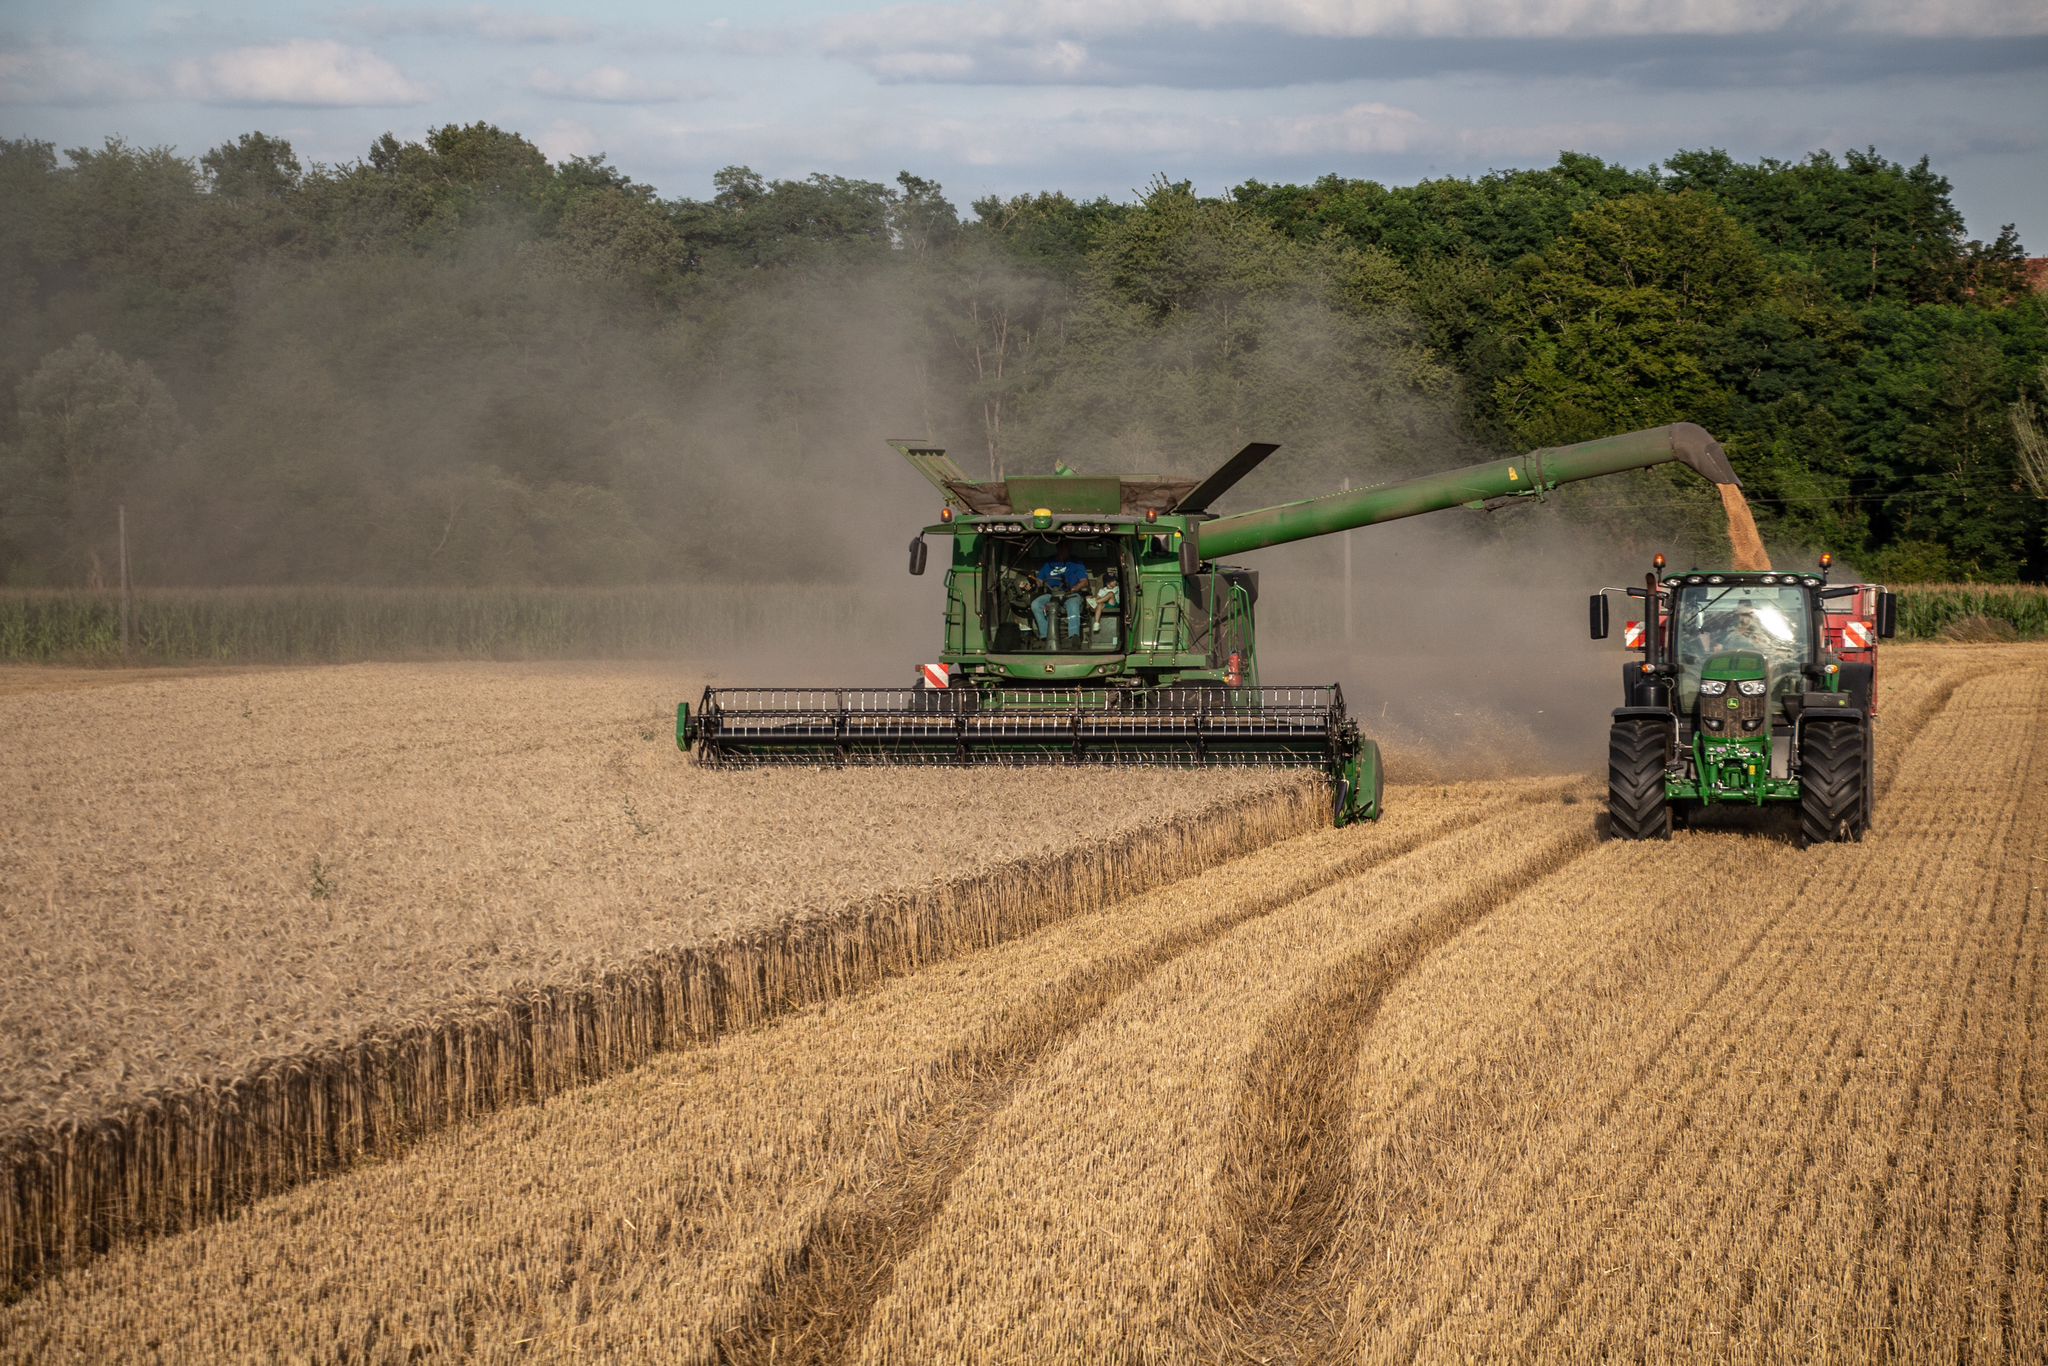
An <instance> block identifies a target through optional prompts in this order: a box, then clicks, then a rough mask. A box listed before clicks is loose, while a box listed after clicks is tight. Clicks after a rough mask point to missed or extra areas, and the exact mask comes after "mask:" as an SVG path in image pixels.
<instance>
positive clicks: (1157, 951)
mask: <svg viewBox="0 0 2048 1366" xmlns="http://www.w3.org/2000/svg"><path fill="white" fill-rule="evenodd" d="M1577 786H1578V783H1577V782H1576V781H1572V782H1566V783H1562V784H1545V785H1542V786H1539V787H1535V788H1532V789H1531V790H1529V791H1526V792H1523V793H1520V794H1517V795H1516V796H1515V797H1514V798H1512V799H1511V800H1512V801H1513V802H1514V803H1515V804H1533V803H1539V802H1542V803H1548V802H1551V801H1555V800H1558V799H1559V798H1560V797H1563V796H1565V795H1566V794H1567V793H1568V792H1569V791H1570V790H1571V789H1573V788H1576V787H1577ZM1487 815H1488V810H1487V808H1485V807H1483V806H1474V807H1472V808H1469V809H1464V810H1454V811H1452V812H1450V813H1447V814H1445V815H1442V816H1440V817H1438V818H1437V819H1434V820H1431V821H1428V822H1426V823H1417V824H1414V825H1412V826H1409V827H1408V828H1406V829H1401V828H1399V827H1392V828H1390V829H1388V830H1386V831H1384V832H1378V831H1376V832H1373V833H1374V834H1380V835H1383V838H1379V839H1373V840H1368V839H1367V838H1366V837H1364V836H1363V835H1360V836H1356V837H1354V838H1356V839H1357V840H1358V844H1357V847H1356V848H1355V849H1353V850H1351V851H1348V852H1340V853H1339V854H1338V855H1337V856H1336V857H1334V858H1332V859H1330V860H1329V861H1327V862H1323V863H1321V864H1314V863H1310V864H1307V865H1306V866H1304V867H1303V868H1302V869H1300V870H1299V871H1294V870H1289V871H1287V872H1283V873H1280V874H1279V875H1278V876H1277V877H1276V878H1275V879H1274V880H1273V881H1271V882H1270V883H1268V884H1267V885H1266V886H1265V887H1264V888H1263V889H1261V890H1260V891H1259V892H1258V893H1257V894H1256V895H1253V896H1251V897H1249V898H1248V899H1244V900H1234V899H1230V898H1224V899H1222V904H1221V906H1220V908H1219V909H1218V910H1217V911H1216V913H1215V914H1213V915H1210V916H1208V917H1206V918H1204V919H1201V920H1199V921H1196V922H1194V923H1192V924H1186V925H1182V926H1178V927H1176V928H1174V929H1172V930H1170V931H1168V932H1167V933H1165V934H1162V935H1159V936H1156V937H1154V938H1152V939H1150V940H1147V941H1144V942H1141V943H1139V944H1137V945H1135V946H1133V947H1132V948H1130V949H1128V950H1127V951H1125V952H1121V953H1117V954H1113V955H1110V956H1108V957H1104V958H1098V959H1095V960H1093V961H1090V962H1088V963H1085V964H1084V965H1082V966H1081V967H1079V968H1078V969H1076V970H1075V971H1073V972H1072V973H1071V974H1070V975H1068V976H1067V977H1066V978H1065V979H1064V980H1062V981H1060V982H1059V983H1058V984H1056V985H1055V986H1054V987H1052V988H1051V989H1050V990H1049V991H1047V992H1046V993H1045V994H1044V995H1043V996H1041V997H1040V998H1038V999H1037V1000H1036V1001H1034V1002H1033V1003H1032V1004H1031V1005H1030V1006H1029V1007H1028V1008H1027V1009H1026V1010H1025V1011H1024V1012H1023V1013H1021V1014H1020V1015H1018V1016H1017V1017H1015V1018H1012V1019H1009V1020H1006V1021H1003V1022H1001V1023H1000V1025H999V1026H998V1027H996V1028H994V1029H991V1030H990V1031H988V1033H987V1034H986V1035H985V1036H984V1037H983V1038H981V1039H979V1040H976V1041H975V1042H973V1043H972V1044H969V1045H967V1046H964V1047H962V1048H960V1049H958V1050H956V1051H955V1052H954V1053H953V1055H952V1056H950V1057H948V1058H946V1059H945V1060H944V1061H943V1062H941V1063H940V1064H939V1065H938V1067H936V1068H935V1069H934V1072H933V1076H932V1078H931V1079H930V1081H929V1083H928V1085H927V1086H926V1087H924V1088H923V1090H924V1095H925V1099H924V1101H923V1102H922V1103H921V1104H919V1105H916V1106H914V1107H913V1108H912V1109H911V1110H910V1111H909V1112H908V1113H907V1114H905V1115H903V1116H901V1117H900V1118H899V1120H898V1122H897V1125H896V1126H895V1127H894V1129H893V1130H892V1131H891V1132H890V1133H888V1134H887V1135H885V1136H884V1137H882V1138H881V1139H879V1140H878V1141H877V1143H876V1144H875V1145H874V1150H873V1152H872V1154H871V1156H870V1159H869V1161H868V1162H867V1163H866V1165H865V1168H864V1169H863V1170H861V1171H859V1172H857V1173H856V1174H854V1175H853V1176H851V1177H850V1178H849V1179H848V1180H846V1182H845V1183H844V1184H843V1185H842V1187H841V1188H840V1189H839V1190H838V1191H836V1192H835V1193H834V1195H833V1197H832V1199H831V1200H830V1201H829V1202H828V1204H827V1206H826V1207H825V1208H824V1209H823V1210H822V1211H821V1213H820V1214H819V1215H818V1217H817V1218H816V1220H815V1221H814V1222H813V1224H812V1226H811V1228H810V1229H809V1230H808V1231H807V1233H806V1234H805V1236H804V1237H803V1239H802V1241H801V1243H800V1244H799V1245H798V1246H797V1247H795V1248H794V1249H792V1250H791V1251H790V1252H789V1253H788V1254H787V1255H785V1256H784V1257H781V1258H779V1259H778V1260H777V1261H776V1262H775V1263H774V1264H773V1265H771V1266H769V1267H768V1268H766V1269H765V1270H764V1274H763V1276H762V1278H761V1281H760V1283H759V1284H758V1285H757V1287H756V1289H755V1291H754V1295H753V1299H752V1303H751V1304H750V1305H749V1307H748V1310H747V1312H746V1313H745V1314H744V1315H743V1317H742V1318H741V1319H740V1320H739V1321H738V1322H736V1323H734V1324H732V1325H730V1326H729V1327H728V1328H726V1329H725V1330H723V1331H721V1332H720V1333H719V1334H718V1343H719V1347H718V1357H719V1358H720V1359H722V1360H724V1359H730V1360H736V1361H769V1360H772V1361H776V1362H789V1361H827V1360H841V1359H844V1358H845V1357H846V1356H847V1355H848V1354H849V1352H850V1350H851V1349H852V1347H853V1346H854V1345H855V1344H857V1343H858V1342H859V1341H860V1338H861V1335H862V1333H863V1332H864V1331H865V1329H866V1326H867V1322H868V1319H869V1317H870V1315H871V1313H872V1311H873V1309H874V1306H875V1304H876V1303H877V1302H878V1301H879V1300H880V1299H881V1298H882V1297H883V1296H884V1295H885V1294H887V1293H888V1291H889V1289H890V1286H891V1284H892V1281H893V1276H894V1271H895V1267H896V1265H897V1263H898V1262H899V1261H900V1260H901V1259H902V1258H903V1257H904V1255H905V1254H906V1253H907V1252H908V1251H909V1250H910V1249H912V1248H913V1247H915V1246H916V1245H917V1244H918V1243H919V1241H920V1240H921V1239H922V1237H923V1236H924V1233H925V1230H926V1229H927V1227H928V1226H929V1225H930V1222H931V1220H932V1219H933V1218H934V1217H935V1216H936V1215H937V1214H938V1213H939V1211H940V1210H941V1209H942V1208H943V1207H944V1205H945V1203H946V1200H947V1197H948V1195H949V1194H950V1192H951V1190H952V1187H953V1184H954V1181H955V1179H956V1178H957V1177H958V1175H959V1173H960V1172H961V1170H962V1169H963V1168H964V1167H965V1165H966V1164H967V1162H968V1161H969V1160H970V1159H971V1158H972V1156H973V1154H974V1151H975V1147H976V1144H977V1142H978V1140H979V1138H980V1136H981V1134H982V1131H983V1129H984V1128H985V1126H986V1124H987V1122H988V1120H989V1118H990V1117H991V1116H992V1115H994V1114H995V1113H996V1112H998V1111H999V1110H1000V1109H1001V1108H1002V1107H1003V1106H1004V1105H1006V1104H1007V1103H1008V1102H1009V1099H1010V1097H1011V1095H1012V1094H1013V1093H1014V1092H1015V1090H1016V1088H1017V1086H1018V1084H1019V1082H1020V1081H1021V1080H1022V1079H1023V1077H1024V1076H1025V1075H1026V1074H1027V1073H1028V1072H1029V1071H1030V1070H1031V1069H1032V1068H1033V1067H1034V1066H1036V1065H1037V1063H1038V1062H1039V1060H1040V1059H1042V1058H1044V1057H1045V1056H1046V1055H1047V1054H1048V1053H1049V1052H1051V1051H1052V1050H1053V1049H1055V1048H1057V1047H1059V1046H1061V1045H1062V1044H1063V1043H1064V1042H1065V1041H1066V1040H1067V1039H1069V1038H1071V1037H1072V1036H1073V1035H1074V1034H1075V1033H1076V1032H1077V1031H1078V1030H1079V1029H1080V1028H1081V1027H1082V1026H1084V1025H1085V1024H1087V1023H1088V1022H1089V1021H1091V1020H1093V1019H1095V1018H1096V1017H1098V1016H1099V1015H1100V1014H1101V1013H1102V1011H1103V1010H1104V1009H1105V1008H1106V1007H1107V1006H1108V1005H1109V1003H1110V1002H1111V1001H1113V1000H1115V999H1116V998H1117V997H1118V996H1120V995H1121V994H1123V993H1124V992H1125V991H1127V990H1128V989H1129V988H1130V987H1131V986H1132V985H1133V984H1134V983H1136V982H1138V981H1140V980H1142V979H1143V978H1145V977H1146V976H1147V975H1149V974H1150V973H1152V972H1154V971H1155V970H1156V969H1158V968H1159V967H1160V966H1162V965H1163V964H1165V963H1168V962H1171V961H1173V960H1175V959H1178V958H1181V957H1183V956H1184V955H1186V954H1188V953H1190V952H1192V951H1194V950H1196V949H1198V948H1200V947H1202V946H1204V945H1207V944H1210V943H1212V942H1214V941H1215V940H1217V939H1219V938H1221V937H1222V936H1223V935H1225V934H1226V933H1228V932H1229V931H1231V930H1233V929H1235V928H1236V927H1238V926H1240V925H1243V924H1246V923H1247V922H1250V921H1252V920H1255V919H1258V918H1260V917H1263V916H1267V915H1271V914H1273V913H1275V912H1277V911H1280V910H1282V909H1284V908H1285V907H1287V906H1290V905H1292V904H1294V903H1295V902H1298V901H1300V900H1301V899H1302V898H1304V897H1306V896H1309V895H1312V894H1313V893H1315V892H1317V891H1320V890H1321V889H1323V888H1325V887H1328V886H1330V885H1332V884H1334V883H1337V882H1340V881H1343V880H1344V879H1347V878H1351V877H1356V876H1359V875H1360V874H1363V873H1365V872H1368V871H1369V870H1371V869H1372V868H1374V867H1376V866H1378V865H1380V864H1383V863H1386V862H1388V861H1390V860H1393V859H1396V858H1399V857H1402V856H1404V855H1406V854H1409V853H1412V852H1413V851H1414V850H1416V849H1417V848H1419V847H1421V846H1422V845H1423V844H1425V843H1428V842H1430V841H1432V840H1436V839H1441V838H1444V837H1445V836H1447V835H1448V834H1450V833H1452V832H1454V831H1457V830H1461V829H1466V828H1469V827H1471V826H1474V825H1476V824H1478V823H1479V822H1480V821H1481V820H1483V819H1485V818H1486V816H1487Z"/></svg>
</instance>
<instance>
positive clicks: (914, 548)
mask: <svg viewBox="0 0 2048 1366" xmlns="http://www.w3.org/2000/svg"><path fill="white" fill-rule="evenodd" d="M924 557H925V546H924V537H922V536H919V537H917V538H916V539H915V540H913V541H911V543H910V572H911V573H913V574H922V573H924Z"/></svg>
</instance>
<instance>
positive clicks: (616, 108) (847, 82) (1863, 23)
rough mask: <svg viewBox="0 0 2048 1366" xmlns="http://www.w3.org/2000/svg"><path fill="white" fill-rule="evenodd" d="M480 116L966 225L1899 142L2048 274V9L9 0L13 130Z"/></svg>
mask: <svg viewBox="0 0 2048 1366" xmlns="http://www.w3.org/2000/svg"><path fill="white" fill-rule="evenodd" d="M476 120H485V121H488V122H491V123H495V124H497V125H498V126H500V127H502V128H509V129H514V130H516V131H518V132H520V133H523V134H525V135H526V136H527V137H529V138H531V139H533V140H534V141H535V142H537V143H538V144H539V145H540V146H541V148H542V149H543V150H545V151H546V152H547V153H548V154H549V155H550V156H552V157H554V158H556V159H560V158H563V157H567V156H570V155H575V154H586V155H587V154H592V153H597V152H603V153H605V154H607V155H608V156H609V157H610V159H611V161H612V163H613V164H614V165H617V166H619V167H620V168H621V169H623V170H624V171H626V172H627V173H628V174H629V175H631V176H633V177H634V178H635V179H638V180H642V181H645V182H648V183H651V184H653V185H654V186H655V187H656V188H657V189H658V190H660V191H661V192H662V193H663V194H664V195H669V196H678V195H687V196H691V197H698V198H701V197H706V196H708V195H709V194H710V193H711V189H712V187H711V176H712V173H713V172H715V171H717V170H718V169H719V168H721V167H724V166H729V165H746V166H751V167H752V168H753V169H755V170H756V171H759V172H761V173H763V174H764V175H767V176H770V177H771V178H781V177H797V176H802V175H807V174H809V173H811V172H813V171H823V172H829V173H832V174H837V175H846V176H855V177H860V178H863V179H871V180H884V181H886V180H891V179H893V178H894V176H895V174H896V173H897V172H898V171H899V170H909V171H912V172H915V173H916V174H918V175H922V176H925V177H927V178H930V179H935V180H938V181H940V182H942V183H943V184H944V186H945V188H946V193H947V196H948V198H950V199H951V200H952V201H953V202H954V203H955V204H956V205H959V206H960V207H961V208H962V209H963V211H964V210H965V208H966V206H967V205H968V204H969V203H970V202H971V201H972V200H974V199H976V198H978V197H981V196H983V195H987V194H999V195H1009V194H1016V193H1022V192H1026V191H1033V190H1045V189H1058V190H1064V191H1066V192H1067V193H1069V194H1072V195H1075V196H1080V197H1092V196H1094V195H1097V194H1106V195H1109V196H1111V197H1112V198H1117V199H1128V198H1131V197H1133V196H1134V195H1135V194H1137V193H1138V192H1140V191H1141V190H1142V189H1143V187H1144V186H1145V185H1146V184H1147V183H1148V182H1149V181H1150V180H1152V179H1153V178H1154V177H1155V176H1157V175H1165V176H1167V177H1168V178H1170V179H1174V180H1180V179H1188V180H1192V181H1193V182H1194V183H1195V185H1196V187H1197V188H1198V189H1200V190H1201V191H1203V192H1205V193H1221V192H1223V191H1226V190H1228V189H1229V188H1230V187H1231V186H1232V185H1235V184H1238V183H1241V182H1242V181H1244V180H1247V179H1254V178H1255V179H1259V180H1264V181H1267V182H1284V181H1306V180H1311V179H1313V178H1315V177H1317V176H1319V175H1323V174H1326V173H1331V172H1335V173H1337V174H1339V175H1343V176H1347V177H1361V178H1369V179H1374V180H1379V181H1382V182H1384V183H1387V184H1406V183H1412V182H1414V181H1416V180H1419V179H1423V178H1425V177H1430V176H1442V175H1475V174H1482V173H1484V172H1486V171H1488V170H1491V169H1508V168H1513V167H1531V166H1543V165H1548V164H1550V163H1551V162H1552V161H1554V160H1555V159H1556V156H1557V153H1558V151H1559V150H1561V149H1570V150H1573V151H1578V152H1587V153H1591V154H1594V155H1596V156H1600V157H1603V158H1605V159H1607V160H1609V161H1612V162H1619V163H1622V164H1625V165H1628V166H1632V167H1646V166H1649V165H1652V164H1654V163H1656V162H1658V161H1659V160H1661V159H1663V158H1664V157H1666V156H1669V155H1670V154H1671V153H1673V152H1675V151H1678V150H1680V149H1690V148H1699V147H1720V148H1724V149H1726V150H1727V151H1729V152H1731V153H1733V154H1734V155H1735V156H1736V157H1738V158H1739V159H1742V160H1752V159H1755V158H1758V157H1765V156H1771V157H1783V158H1797V157H1802V156H1804V155H1806V154H1807V153H1808V152H1811V151H1814V150H1816V149H1821V148H1825V149H1828V150H1831V151H1834V152H1836V153H1838V154H1839V153H1840V152H1842V151H1844V150H1846V149H1848V148H1854V147H1864V146H1872V145H1874V146H1875V147H1876V148H1877V149H1878V151H1879V152H1881V153H1882V154H1884V155H1886V156H1888V157H1891V158H1893V159H1894V160H1899V161H1906V162H1911V161H1915V160H1918V159H1919V158H1920V157H1921V156H1923V155H1924V156H1928V157H1930V158H1932V161H1933V165H1934V167H1935V169H1936V170H1937V171H1938V172H1940V173H1942V174H1944V175H1946V176H1948V177H1949V179H1950V180H1951V181H1952V182H1953V184H1954V186H1955V200H1956V203H1957V206H1958V207H1959V208H1961V209H1962V211H1963V213H1964V215H1965V217H1966V219H1967V222H1968V226H1969V232H1970V234H1971V235H1972V236H1975V237H1981V238H1987V239H1988V238H1989V237H1991V236H1993V235H1994V234H1996V233H1997V231H1998V229H1999V227H2000V225H2002V224H2005V223H2008V222H2010V223H2016V224H2017V225H2018V227H2019V230H2020V236H2021V240H2022V241H2023V242H2025V243H2026V244H2027V247H2028V249H2029V251H2030V253H2031V254H2033V255H2037V256H2039V255H2048V0H1942V2H1934V3H1930V2H1929V0H1921V2H1920V3H1913V2H1912V0H1662V2H1661V3H1659V2H1658V0H1008V2H1006V3H994V2H992V0H953V2H951V3H936V2H928V0H927V2H913V3H907V4H881V5H878V4H874V3H862V2H861V0H754V2H753V3H749V4H744V5H742V4H735V3H725V2H724V0H711V2H710V3H704V4H697V3H687V2H686V3H667V4H658V3H652V2H651V0H610V2H609V3H584V4H567V3H550V0H534V3H531V4H516V5H515V4H485V3H478V4H447V5H440V4H433V5H407V4H396V3H379V4H361V3H355V2H354V0H336V2H335V3H328V4H323V3H297V2H296V0H266V2H265V3H252V2H251V0H221V2H220V3H198V2H197V0H69V2H68V3H64V4H53V3H47V0H0V136H7V137H32V138H40V139H43V140H46V141H50V142H54V143H56V144H58V145H59V146H60V147H75V146H81V145H97V144H98V143H99V142H101V141H102V140H103V139H104V138H106V137H107V136H109V135H118V136H120V137H123V138H125V139H127V140H128V141H129V142H131V143H136V144H143V145H151V146H155V145H169V146H173V147H175V148H177V149H178V150H179V151H180V152H182V153H184V154H186V155H191V156H196V155H198V154H199V153H201V152H203V151H205V150H206V149H207V148H209V147H211V146H214V145H215V144H217V143H220V142H223V141H226V140H228V139H231V138H233V137H234V136H236V135H238V134H240V133H243V132H247V131H250V130H252V129H260V130H262V131H264V132H267V133H271V134H275V135H280V136H283V137H285V138H288V139H289V140H290V141H291V142H292V144H293V146H294V147H295V148H296V149H297V151H298V152H299V155H300V157H301V159H302V160H306V161H323V162H328V163H338V162H344V161H350V160H354V159H356V158H359V157H361V156H362V155H364V153H365V152H366V151H367V150H368V148H369V146H370V143H371V141H372V140H373V139H375V138H376V137H377V136H378V135H379V134H381V133H384V132H386V131H390V132H394V133H397V134H398V135H399V136H400V137H402V138H417V137H419V136H421V135H422V134H424V133H425V131H426V130H427V129H428V128H431V127H434V126H437V125H440V124H444V123H449V122H461V123H469V122H474V121H476Z"/></svg>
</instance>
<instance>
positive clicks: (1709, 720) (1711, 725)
mask: <svg viewBox="0 0 2048 1366" xmlns="http://www.w3.org/2000/svg"><path fill="white" fill-rule="evenodd" d="M1700 721H1701V722H1702V724H1704V725H1705V726H1706V728H1707V729H1708V730H1719V729H1721V726H1722V721H1721V718H1720V717H1718V716H1703V717H1701V718H1700Z"/></svg>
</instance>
